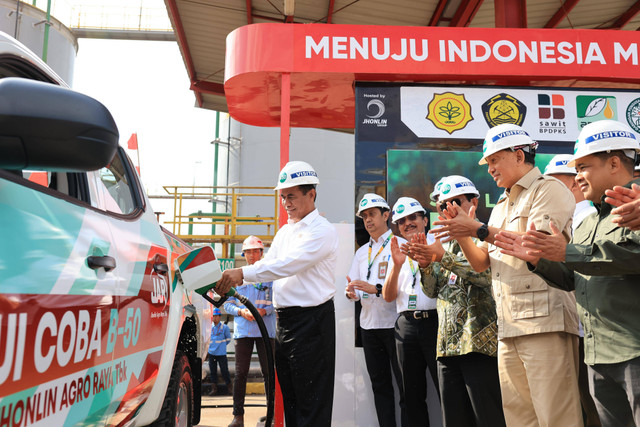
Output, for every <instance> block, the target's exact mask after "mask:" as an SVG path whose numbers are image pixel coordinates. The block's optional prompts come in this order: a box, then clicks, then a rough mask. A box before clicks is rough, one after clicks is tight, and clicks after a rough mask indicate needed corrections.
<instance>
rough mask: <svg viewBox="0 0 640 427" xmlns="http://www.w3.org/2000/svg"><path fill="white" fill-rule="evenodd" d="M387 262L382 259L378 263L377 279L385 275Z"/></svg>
mask: <svg viewBox="0 0 640 427" xmlns="http://www.w3.org/2000/svg"><path fill="white" fill-rule="evenodd" d="M388 265H389V263H388V262H387V261H383V262H381V263H380V264H378V279H384V278H385V277H387V266H388Z"/></svg>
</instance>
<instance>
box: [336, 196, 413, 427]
mask: <svg viewBox="0 0 640 427" xmlns="http://www.w3.org/2000/svg"><path fill="white" fill-rule="evenodd" d="M358 206H359V207H358V213H357V214H356V215H358V216H359V217H361V218H362V220H363V222H364V227H365V229H366V230H367V232H368V233H369V235H370V236H371V238H370V240H369V244H367V245H363V246H361V247H360V248H359V249H358V250H357V251H356V253H355V255H354V257H353V262H352V264H351V270H349V276H348V277H347V280H348V282H349V283H348V284H347V288H346V290H345V293H346V296H347V298H348V299H350V300H354V301H360V304H361V305H362V310H361V311H360V335H361V337H362V348H363V350H364V358H365V361H366V363H367V371H368V372H369V378H370V379H371V388H372V389H373V399H374V402H375V405H376V414H377V416H378V424H380V427H395V426H396V411H395V409H396V400H395V397H394V392H393V379H392V372H393V375H395V377H396V384H397V386H398V390H399V391H400V409H401V411H402V412H403V414H402V415H403V418H404V415H405V414H404V399H403V393H402V375H401V373H400V366H399V365H398V356H397V353H396V341H395V334H394V325H395V322H396V318H397V317H398V315H397V314H396V305H395V303H394V302H387V301H385V300H384V298H382V285H383V283H384V279H385V277H386V275H387V267H388V265H389V258H391V248H390V247H389V242H390V241H391V238H392V237H393V233H392V232H391V230H389V226H388V221H389V205H388V204H387V202H386V201H385V200H384V199H383V198H382V197H381V196H379V195H377V194H373V193H369V194H365V195H364V197H363V198H362V200H361V201H360V203H359V205H358Z"/></svg>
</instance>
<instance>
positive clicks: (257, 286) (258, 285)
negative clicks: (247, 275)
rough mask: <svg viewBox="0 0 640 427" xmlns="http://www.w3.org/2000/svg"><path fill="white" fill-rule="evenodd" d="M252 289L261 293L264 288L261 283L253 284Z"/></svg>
mask: <svg viewBox="0 0 640 427" xmlns="http://www.w3.org/2000/svg"><path fill="white" fill-rule="evenodd" d="M253 287H254V288H256V289H257V290H258V291H262V290H264V286H262V282H260V283H254V284H253Z"/></svg>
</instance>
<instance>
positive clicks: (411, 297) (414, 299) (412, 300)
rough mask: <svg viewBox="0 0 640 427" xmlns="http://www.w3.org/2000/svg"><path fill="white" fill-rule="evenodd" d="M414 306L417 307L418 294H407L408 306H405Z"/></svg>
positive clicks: (409, 307)
mask: <svg viewBox="0 0 640 427" xmlns="http://www.w3.org/2000/svg"><path fill="white" fill-rule="evenodd" d="M416 307H418V295H416V294H413V295H409V306H408V307H407V308H408V309H409V310H415V309H416Z"/></svg>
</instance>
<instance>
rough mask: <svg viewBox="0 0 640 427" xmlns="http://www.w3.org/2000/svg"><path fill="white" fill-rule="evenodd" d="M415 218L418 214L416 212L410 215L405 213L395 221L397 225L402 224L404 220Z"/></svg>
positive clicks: (413, 219)
mask: <svg viewBox="0 0 640 427" xmlns="http://www.w3.org/2000/svg"><path fill="white" fill-rule="evenodd" d="M416 218H418V214H417V213H412V214H411V215H407V216H405V217H402V218H400V219H399V220H398V221H396V222H397V224H398V225H402V224H404V222H405V221H407V220H409V221H415V220H416Z"/></svg>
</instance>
